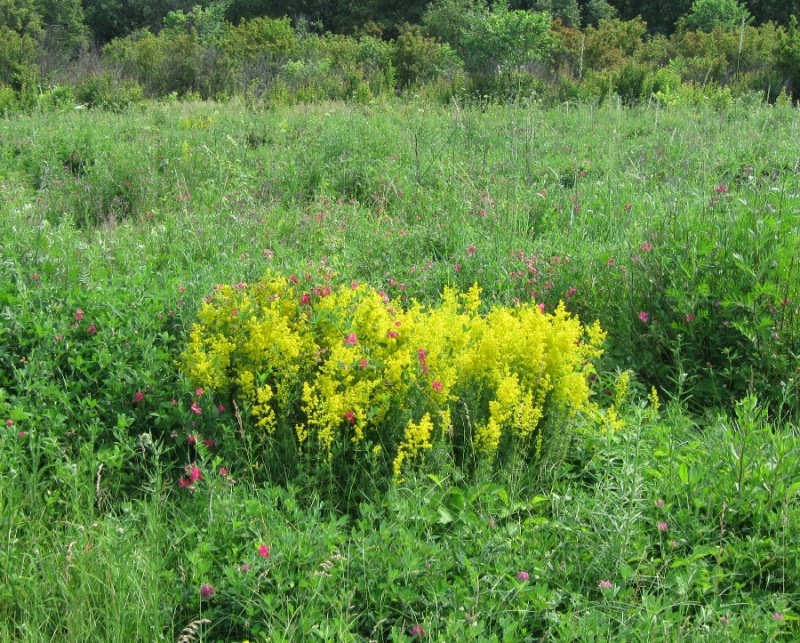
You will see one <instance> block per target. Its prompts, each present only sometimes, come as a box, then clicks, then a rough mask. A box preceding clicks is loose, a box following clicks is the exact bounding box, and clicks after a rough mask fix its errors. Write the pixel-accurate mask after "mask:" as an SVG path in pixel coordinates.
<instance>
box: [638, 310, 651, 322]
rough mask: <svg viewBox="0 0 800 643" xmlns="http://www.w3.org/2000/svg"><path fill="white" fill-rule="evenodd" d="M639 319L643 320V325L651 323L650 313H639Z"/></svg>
mask: <svg viewBox="0 0 800 643" xmlns="http://www.w3.org/2000/svg"><path fill="white" fill-rule="evenodd" d="M639 319H640V320H642V323H643V324H646V323H647V322H649V321H650V313H646V312H644V311H641V312H640V313H639Z"/></svg>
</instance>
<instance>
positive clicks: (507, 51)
mask: <svg viewBox="0 0 800 643" xmlns="http://www.w3.org/2000/svg"><path fill="white" fill-rule="evenodd" d="M472 18H473V24H471V25H470V27H469V31H468V33H467V36H466V39H465V40H466V51H465V55H466V56H467V58H466V60H465V62H466V63H467V66H468V68H471V69H472V70H473V71H476V72H492V73H495V72H499V73H503V72H505V71H511V70H513V71H516V72H519V71H521V70H522V69H523V67H525V66H526V65H528V64H530V63H532V62H534V61H536V60H541V59H542V58H544V57H545V56H546V55H547V54H548V53H549V52H550V50H551V49H552V48H553V46H554V44H555V42H554V39H553V34H552V31H551V28H550V27H551V20H550V15H549V14H547V13H534V12H530V11H521V10H510V9H509V8H508V5H506V4H505V3H504V2H499V3H497V4H496V5H494V6H493V7H492V10H491V11H489V12H485V13H477V14H474V15H473V16H472Z"/></svg>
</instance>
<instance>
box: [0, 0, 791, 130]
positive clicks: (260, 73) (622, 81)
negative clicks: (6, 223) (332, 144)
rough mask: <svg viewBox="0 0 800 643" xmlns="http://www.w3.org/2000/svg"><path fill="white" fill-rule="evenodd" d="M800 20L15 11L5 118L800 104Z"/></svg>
mask: <svg viewBox="0 0 800 643" xmlns="http://www.w3.org/2000/svg"><path fill="white" fill-rule="evenodd" d="M798 14H800V0H780V1H778V0H746V1H744V2H739V1H738V0H672V1H671V2H668V3H664V2H661V1H660V0H508V1H500V0H497V1H495V2H489V1H488V0H432V1H431V0H408V1H407V2H405V3H396V2H389V0H365V1H361V0H359V1H356V0H341V1H340V2H335V3H334V2H329V1H327V0H284V1H282V2H278V1H277V0H214V1H208V0H166V1H164V0H158V1H156V0H126V1H123V0H0V114H3V113H8V112H10V111H14V110H15V109H30V108H31V107H32V106H35V104H38V103H41V101H42V96H43V95H44V96H46V101H45V102H47V101H50V102H53V101H55V102H58V101H60V100H63V101H65V102H69V100H72V99H75V100H79V101H82V102H84V103H86V104H90V105H95V104H103V103H106V102H108V101H109V100H111V101H114V100H116V101H117V102H119V101H120V100H123V101H124V100H137V99H139V98H141V97H145V96H154V97H159V96H164V95H169V94H173V93H174V94H176V95H178V96H183V95H187V94H193V95H197V96H200V97H203V98H225V97H229V96H232V95H242V94H249V95H251V96H252V95H257V96H265V95H269V97H270V99H271V100H276V101H278V100H284V101H285V100H322V99H350V98H358V99H364V100H368V99H369V98H370V97H375V96H377V95H380V94H383V93H397V92H401V91H404V90H408V89H409V88H411V87H415V88H417V89H419V88H427V91H428V92H430V93H431V94H432V95H433V97H434V98H438V99H445V100H448V99H450V98H452V97H453V96H457V95H477V96H485V95H490V96H493V97H499V98H513V97H518V96H520V95H523V94H524V95H534V94H535V95H537V96H539V97H545V98H548V99H551V100H553V101H563V100H584V99H598V98H603V97H604V96H606V95H608V94H616V95H618V96H620V97H621V98H622V99H623V100H625V101H626V102H628V103H633V102H636V101H638V100H642V99H649V98H650V97H651V96H654V95H656V96H659V97H660V99H661V100H664V101H667V102H669V101H670V100H678V99H680V100H699V98H697V97H696V96H695V94H696V93H697V88H698V87H700V88H701V89H702V92H703V93H706V94H707V93H708V91H712V92H713V91H716V90H718V89H723V90H724V91H723V93H722V94H721V96H722V98H721V99H724V98H725V92H728V93H730V94H731V95H740V94H743V93H748V92H754V93H760V94H761V95H762V96H764V97H766V98H768V99H769V98H770V97H772V98H774V97H775V96H776V95H777V94H778V93H779V92H781V91H785V92H788V93H789V94H790V95H795V96H796V94H797V89H798V87H800V82H798V78H797V76H798V74H800V71H798V70H800V36H799V35H798V28H797V16H798ZM431 87H432V89H431ZM65 88H69V89H65ZM54 92H55V95H53V93H54ZM58 92H61V93H60V94H59V93H58ZM67 94H69V96H68V97H67ZM687 96H688V99H687ZM125 97H128V98H127V99H126V98H125ZM676 97H678V98H676ZM67 98H69V100H67Z"/></svg>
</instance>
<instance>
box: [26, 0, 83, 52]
mask: <svg viewBox="0 0 800 643" xmlns="http://www.w3.org/2000/svg"><path fill="white" fill-rule="evenodd" d="M35 1H36V6H37V9H38V10H39V13H40V15H41V16H42V27H43V35H42V39H41V48H42V51H41V55H40V59H41V61H42V62H44V60H47V61H48V62H50V63H51V64H52V65H55V66H60V65H63V64H64V63H65V62H67V61H69V60H70V59H72V58H73V57H74V56H75V54H77V53H78V52H79V51H81V50H83V49H85V48H86V47H87V46H88V44H89V28H88V27H87V26H86V23H85V22H84V16H83V6H81V2H80V0H35ZM45 66H46V65H45Z"/></svg>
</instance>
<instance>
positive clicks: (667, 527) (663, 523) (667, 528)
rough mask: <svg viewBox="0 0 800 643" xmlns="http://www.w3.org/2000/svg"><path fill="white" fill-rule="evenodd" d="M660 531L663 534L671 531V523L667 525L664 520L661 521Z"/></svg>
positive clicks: (659, 523) (659, 524)
mask: <svg viewBox="0 0 800 643" xmlns="http://www.w3.org/2000/svg"><path fill="white" fill-rule="evenodd" d="M658 530H659V531H661V532H665V533H666V532H667V531H669V523H666V522H664V521H663V520H660V521H659V522H658Z"/></svg>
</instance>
